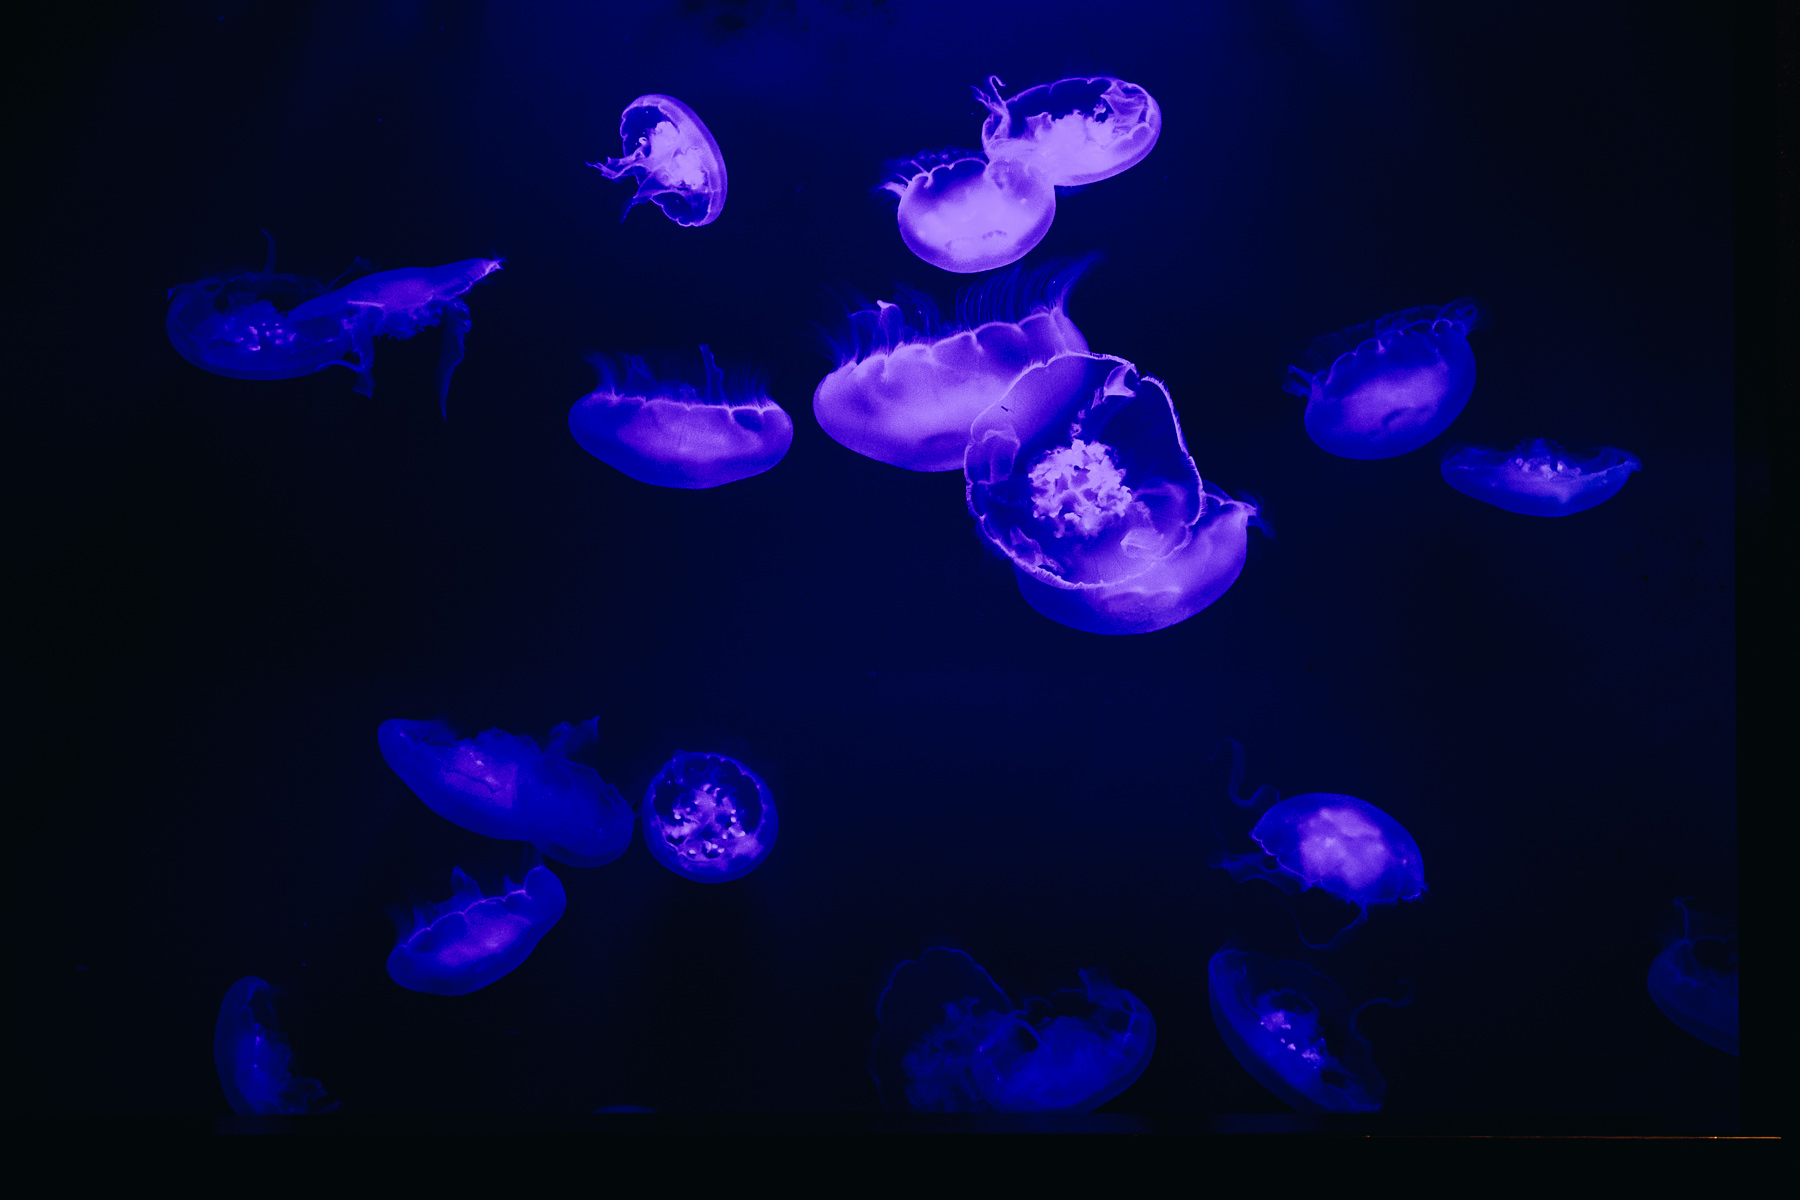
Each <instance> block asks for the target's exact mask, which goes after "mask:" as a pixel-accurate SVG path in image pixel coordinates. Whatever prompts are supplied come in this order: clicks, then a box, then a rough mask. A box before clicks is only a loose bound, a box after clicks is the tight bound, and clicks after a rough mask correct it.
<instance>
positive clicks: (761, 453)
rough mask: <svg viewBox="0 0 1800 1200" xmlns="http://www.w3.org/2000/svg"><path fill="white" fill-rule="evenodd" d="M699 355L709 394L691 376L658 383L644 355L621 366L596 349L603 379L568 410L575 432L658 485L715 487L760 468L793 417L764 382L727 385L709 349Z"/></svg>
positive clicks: (782, 445) (774, 456)
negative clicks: (764, 388) (766, 391)
mask: <svg viewBox="0 0 1800 1200" xmlns="http://www.w3.org/2000/svg"><path fill="white" fill-rule="evenodd" d="M700 356H701V358H703V359H704V360H705V369H706V390H705V392H704V394H702V393H701V392H700V391H699V390H697V389H696V388H695V387H694V386H693V385H692V384H690V383H688V382H686V381H685V380H675V381H673V382H668V383H664V382H659V381H658V380H657V379H656V378H655V377H654V376H652V375H651V374H650V370H649V368H648V367H646V366H645V365H644V360H643V359H641V358H637V357H628V358H626V360H625V365H624V369H623V370H622V371H621V370H619V369H617V368H615V366H614V365H613V364H612V363H611V362H610V361H608V360H607V359H606V358H604V357H601V356H598V355H596V356H595V357H594V358H593V360H592V361H593V363H594V366H595V368H596V369H597V370H598V371H599V373H600V381H599V384H598V386H597V387H595V389H594V390H593V391H592V392H590V393H588V394H587V395H585V396H583V397H582V398H581V399H579V400H577V401H576V402H575V406H574V407H573V408H571V409H569V432H570V433H572V434H573V435H574V436H575V440H576V441H577V442H578V443H580V445H581V448H582V449H583V450H586V451H587V452H588V453H589V454H591V455H593V456H594V457H595V458H597V459H599V460H600V461H601V462H603V463H606V464H607V465H608V466H612V467H616V468H618V469H619V470H621V471H623V472H625V474H627V475H629V476H631V477H632V478H633V479H636V480H638V481H639V482H640V483H653V484H656V485H657V486H658V487H671V488H711V487H718V486H719V485H720V484H725V483H733V482H735V481H737V480H739V479H748V478H750V477H751V476H752V475H760V474H762V473H763V472H764V471H767V470H768V469H769V468H770V467H773V466H774V465H775V464H776V463H778V462H780V461H781V460H782V457H783V456H784V455H786V454H787V452H788V447H789V446H790V445H792V444H793V441H794V422H793V419H792V418H791V417H789V416H788V415H787V412H786V411H785V410H784V409H783V408H782V407H781V405H779V404H777V403H775V401H773V400H771V399H769V397H768V396H766V395H764V394H763V391H762V389H761V388H760V387H733V388H732V389H730V390H729V391H728V390H727V389H726V387H725V373H724V372H723V371H721V370H719V368H718V366H717V365H716V364H715V363H714V362H713V355H712V350H711V348H710V347H707V346H702V347H700ZM621 376H622V377H621Z"/></svg>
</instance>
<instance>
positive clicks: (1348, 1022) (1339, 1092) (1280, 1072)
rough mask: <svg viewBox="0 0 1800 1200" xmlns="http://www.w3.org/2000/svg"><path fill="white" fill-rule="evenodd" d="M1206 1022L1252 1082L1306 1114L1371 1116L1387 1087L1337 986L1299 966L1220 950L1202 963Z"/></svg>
mask: <svg viewBox="0 0 1800 1200" xmlns="http://www.w3.org/2000/svg"><path fill="white" fill-rule="evenodd" d="M1206 985H1207V986H1206V991H1207V997H1208V999H1209V1000H1210V1001H1211V1002H1212V1014H1213V1023H1214V1024H1216V1025H1217V1026H1218V1027H1219V1033H1220V1035H1221V1036H1222V1037H1224V1039H1225V1044H1226V1045H1227V1046H1229V1047H1230V1048H1231V1053H1232V1055H1233V1057H1235V1058H1236V1059H1237V1060H1238V1062H1240V1063H1242V1064H1243V1066H1244V1069H1245V1070H1246V1071H1248V1072H1250V1074H1251V1075H1253V1076H1255V1078H1256V1081H1257V1082H1258V1083H1260V1084H1262V1085H1263V1086H1264V1087H1266V1088H1268V1089H1269V1090H1270V1091H1271V1092H1274V1093H1275V1094H1276V1095H1277V1096H1279V1097H1281V1098H1282V1099H1283V1100H1285V1101H1287V1102H1288V1103H1289V1104H1292V1105H1293V1106H1294V1107H1295V1108H1298V1109H1300V1110H1302V1111H1306V1112H1374V1111H1375V1110H1377V1109H1379V1108H1380V1107H1381V1095H1382V1093H1383V1092H1384V1091H1386V1090H1387V1084H1386V1082H1385V1081H1383V1080H1382V1078H1381V1073H1380V1072H1379V1071H1377V1070H1376V1069H1375V1061H1374V1058H1373V1056H1372V1055H1371V1053H1370V1047H1369V1043H1368V1042H1367V1041H1365V1040H1364V1039H1363V1037H1362V1035H1361V1034H1360V1033H1358V1032H1357V1029H1356V1017H1357V1014H1359V1013H1361V1012H1362V1010H1363V1009H1364V1008H1367V1007H1368V1005H1369V1004H1391V1005H1396V1006H1399V1005H1404V1004H1407V1003H1410V1000H1388V999H1385V998H1382V997H1377V998H1376V999H1374V1000H1370V1001H1368V1002H1367V1003H1366V1004H1363V1005H1361V1006H1359V1007H1357V1008H1355V1009H1352V1008H1351V1007H1350V1001H1349V1000H1347V999H1346V998H1345V996H1344V993H1343V991H1342V990H1341V989H1340V988H1339V987H1338V985H1337V984H1335V983H1333V982H1332V981H1331V980H1329V979H1327V978H1326V977H1325V976H1323V975H1321V974H1319V973H1318V972H1317V971H1315V970H1313V969H1312V968H1311V967H1309V966H1307V965H1306V964H1305V963H1297V962H1289V961H1286V960H1281V961H1277V960H1275V959H1271V958H1268V957H1266V956H1264V955H1261V954H1249V953H1246V952H1244V951H1241V950H1233V949H1232V948H1231V947H1229V946H1227V947H1225V948H1224V949H1222V950H1220V951H1219V952H1218V953H1217V954H1215V955H1213V956H1212V960H1211V961H1210V962H1208V963H1207V964H1206Z"/></svg>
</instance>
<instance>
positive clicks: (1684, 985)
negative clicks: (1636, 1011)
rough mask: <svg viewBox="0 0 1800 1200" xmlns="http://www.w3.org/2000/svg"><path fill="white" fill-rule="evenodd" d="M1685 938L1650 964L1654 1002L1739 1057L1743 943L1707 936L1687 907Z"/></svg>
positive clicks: (1721, 933)
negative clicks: (1739, 997)
mask: <svg viewBox="0 0 1800 1200" xmlns="http://www.w3.org/2000/svg"><path fill="white" fill-rule="evenodd" d="M1675 904H1676V907H1678V908H1680V909H1681V920H1682V929H1681V935H1680V936H1679V937H1677V938H1674V939H1673V940H1671V941H1670V943H1669V944H1668V945H1667V946H1666V947H1664V948H1663V951H1662V953H1660V954H1658V955H1657V956H1656V958H1655V959H1653V960H1652V961H1651V963H1650V973H1649V977H1648V980H1647V983H1648V985H1649V989H1650V998H1651V999H1652V1000H1654V1001H1655V1002H1656V1007H1657V1008H1659V1009H1661V1010H1662V1013H1663V1015H1664V1016H1665V1017H1668V1018H1669V1020H1671V1021H1673V1022H1674V1023H1675V1024H1677V1025H1679V1026H1680V1027H1681V1028H1682V1029H1685V1030H1686V1031H1687V1032H1689V1033H1691V1034H1693V1035H1694V1036H1695V1037H1697V1038H1699V1039H1700V1040H1701V1041H1703V1042H1706V1043H1707V1044H1709V1045H1712V1046H1717V1047H1718V1048H1719V1049H1721V1050H1723V1051H1725V1053H1727V1054H1730V1055H1733V1056H1736V1055H1737V1053H1738V940H1737V937H1736V936H1735V935H1733V934H1730V933H1728V932H1726V931H1725V930H1724V929H1723V928H1722V927H1720V928H1716V929H1714V930H1713V931H1712V932H1706V926H1705V924H1704V923H1703V922H1702V921H1701V919H1700V918H1699V915H1698V914H1696V913H1693V912H1691V911H1690V910H1689V909H1688V906H1687V904H1686V903H1684V902H1683V901H1680V900H1677V901H1676V902H1675Z"/></svg>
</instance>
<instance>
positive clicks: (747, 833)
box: [643, 750, 779, 883]
mask: <svg viewBox="0 0 1800 1200" xmlns="http://www.w3.org/2000/svg"><path fill="white" fill-rule="evenodd" d="M643 813H644V843H645V844H646V845H648V846H649V847H650V853H651V855H652V856H653V857H654V858H655V859H656V861H657V862H659V863H661V864H662V865H663V866H665V867H667V868H669V870H671V871H673V872H675V873H676V874H677V875H682V876H685V877H686V878H688V879H692V880H696V881H697V882H700V883H724V882H726V881H727V880H731V879H742V878H743V877H744V876H746V875H748V874H749V873H750V872H752V871H754V870H755V869H756V868H757V866H758V865H759V864H760V863H761V862H762V860H763V859H765V858H767V857H768V856H769V851H770V850H771V849H772V848H773V847H774V845H775V834H776V833H777V831H778V829H779V823H778V821H777V819H776V815H775V796H774V794H773V793H771V792H770V791H769V785H768V784H766V783H764V782H763V781H762V778H761V777H760V776H758V775H757V774H756V772H754V771H752V770H751V769H750V768H749V767H746V766H745V765H744V764H743V763H741V762H739V761H738V760H737V759H735V758H728V757H726V756H725V755H723V754H688V753H686V752H684V751H680V750H678V751H676V752H675V757H674V758H671V759H670V760H669V761H668V762H666V763H664V764H663V767H662V770H660V771H658V772H657V773H656V778H655V779H652V780H651V781H650V786H649V788H648V789H646V790H645V792H644V804H643Z"/></svg>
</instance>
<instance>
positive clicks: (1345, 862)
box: [1219, 792, 1425, 948]
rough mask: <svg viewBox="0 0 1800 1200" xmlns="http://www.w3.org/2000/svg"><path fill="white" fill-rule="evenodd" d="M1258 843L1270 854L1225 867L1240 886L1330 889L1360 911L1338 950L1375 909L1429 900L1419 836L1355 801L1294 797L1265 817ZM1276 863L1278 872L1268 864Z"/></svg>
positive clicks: (1342, 933)
mask: <svg viewBox="0 0 1800 1200" xmlns="http://www.w3.org/2000/svg"><path fill="white" fill-rule="evenodd" d="M1250 836H1251V838H1252V839H1254V840H1255V842H1256V843H1257V845H1259V846H1261V847H1262V853H1260V854H1249V855H1245V856H1243V857H1241V858H1227V859H1225V860H1223V861H1222V862H1221V863H1220V864H1219V865H1221V866H1223V867H1224V868H1225V869H1226V870H1228V871H1230V872H1231V876H1232V878H1234V879H1237V880H1240V881H1242V880H1245V879H1251V878H1256V879H1266V880H1268V881H1269V882H1270V883H1273V884H1275V885H1276V886H1277V887H1279V888H1281V889H1282V890H1283V891H1286V892H1290V893H1297V892H1302V891H1305V890H1306V889H1308V888H1322V889H1323V890H1325V891H1327V892H1329V893H1331V894H1332V895H1334V896H1337V897H1339V898H1340V899H1342V900H1345V901H1347V902H1348V903H1350V904H1353V905H1355V906H1356V909H1357V915H1356V919H1355V920H1354V921H1352V922H1351V923H1350V924H1349V925H1346V926H1345V927H1344V928H1343V929H1341V930H1339V931H1338V933H1337V935H1336V937H1335V938H1333V940H1332V941H1331V942H1330V943H1329V944H1330V945H1337V944H1338V943H1339V942H1341V941H1342V940H1343V939H1344V938H1345V937H1347V936H1348V935H1349V933H1350V931H1351V930H1352V929H1355V928H1356V927H1357V926H1358V925H1361V924H1362V923H1363V922H1364V921H1366V920H1367V919H1368V916H1369V906H1370V905H1372V904H1394V903H1397V902H1399V901H1401V900H1417V899H1418V898H1419V897H1420V896H1422V895H1424V894H1425V861H1424V858H1423V856H1421V855H1420V853H1419V844H1418V843H1417V842H1415V841H1413V837H1412V834H1410V833H1408V832H1406V829H1405V827H1403V826H1402V825H1401V824H1400V822H1398V821H1396V820H1394V818H1392V817H1390V816H1388V814H1386V813H1384V812H1382V811H1381V810H1380V809H1379V808H1376V807H1375V806H1374V805H1373V804H1370V803H1368V802H1367V801H1366V800H1358V799H1357V798H1356V797H1355V796H1340V795H1337V794H1335V793H1333V792H1308V793H1306V794H1305V795H1302V796H1290V797H1289V798H1288V799H1286V800H1282V801H1280V802H1279V803H1277V804H1274V805H1272V806H1271V807H1270V808H1269V810H1268V811H1267V812H1265V813H1263V815H1262V818H1261V819H1260V820H1258V821H1257V822H1256V827H1255V828H1254V829H1252V830H1251V831H1250ZM1271 857H1272V858H1273V859H1274V865H1273V866H1270V865H1268V864H1267V862H1266V860H1267V859H1269V858H1271ZM1308 945H1312V943H1310V942H1309V943H1308ZM1315 948H1319V947H1315Z"/></svg>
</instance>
